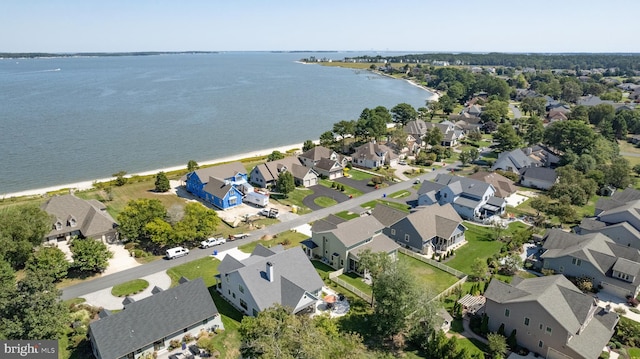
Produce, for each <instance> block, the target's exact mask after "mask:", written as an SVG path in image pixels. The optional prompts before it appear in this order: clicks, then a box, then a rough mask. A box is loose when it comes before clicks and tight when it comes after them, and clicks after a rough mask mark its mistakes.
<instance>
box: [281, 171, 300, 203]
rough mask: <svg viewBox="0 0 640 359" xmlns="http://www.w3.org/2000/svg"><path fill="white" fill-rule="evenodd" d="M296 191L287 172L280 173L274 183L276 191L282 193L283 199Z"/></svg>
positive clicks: (290, 175)
mask: <svg viewBox="0 0 640 359" xmlns="http://www.w3.org/2000/svg"><path fill="white" fill-rule="evenodd" d="M294 189H296V184H295V181H294V179H293V175H292V174H291V172H289V171H284V172H282V173H280V176H279V177H278V181H276V191H278V192H280V193H282V194H283V195H284V196H285V197H288V196H289V193H291V192H293V190H294Z"/></svg>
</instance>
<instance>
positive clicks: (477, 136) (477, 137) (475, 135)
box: [467, 131, 482, 142]
mask: <svg viewBox="0 0 640 359" xmlns="http://www.w3.org/2000/svg"><path fill="white" fill-rule="evenodd" d="M467 139H468V140H469V141H471V142H479V141H482V133H480V131H471V132H469V134H468V135H467Z"/></svg>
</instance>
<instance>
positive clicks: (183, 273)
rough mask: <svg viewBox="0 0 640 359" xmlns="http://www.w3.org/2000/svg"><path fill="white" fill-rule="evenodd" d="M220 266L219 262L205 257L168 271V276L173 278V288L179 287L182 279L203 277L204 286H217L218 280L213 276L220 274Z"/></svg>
mask: <svg viewBox="0 0 640 359" xmlns="http://www.w3.org/2000/svg"><path fill="white" fill-rule="evenodd" d="M219 264H220V261H219V260H217V259H215V258H212V257H205V258H200V259H196V260H195V261H192V262H188V263H185V264H183V265H179V266H177V267H173V268H170V269H169V270H167V274H168V275H169V277H171V287H175V286H177V285H178V281H179V280H180V277H185V278H187V279H196V278H198V277H202V278H203V279H204V284H205V285H206V286H207V287H211V286H213V285H215V284H216V280H215V278H214V277H213V276H214V275H216V274H218V265H219ZM216 304H217V303H216Z"/></svg>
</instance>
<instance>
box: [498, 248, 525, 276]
mask: <svg viewBox="0 0 640 359" xmlns="http://www.w3.org/2000/svg"><path fill="white" fill-rule="evenodd" d="M520 268H522V258H521V257H520V255H519V254H517V253H512V254H510V255H508V256H506V257H505V258H504V264H503V265H502V268H500V272H501V273H502V274H505V275H514V274H516V273H517V272H518V271H519V270H520Z"/></svg>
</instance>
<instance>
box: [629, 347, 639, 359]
mask: <svg viewBox="0 0 640 359" xmlns="http://www.w3.org/2000/svg"><path fill="white" fill-rule="evenodd" d="M627 353H628V354H629V358H631V359H640V349H638V348H629V349H627Z"/></svg>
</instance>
